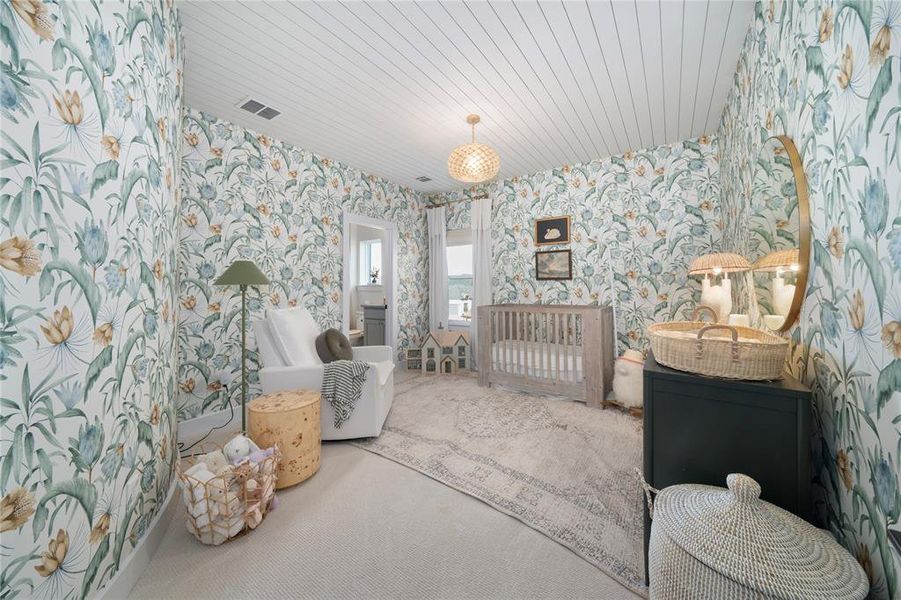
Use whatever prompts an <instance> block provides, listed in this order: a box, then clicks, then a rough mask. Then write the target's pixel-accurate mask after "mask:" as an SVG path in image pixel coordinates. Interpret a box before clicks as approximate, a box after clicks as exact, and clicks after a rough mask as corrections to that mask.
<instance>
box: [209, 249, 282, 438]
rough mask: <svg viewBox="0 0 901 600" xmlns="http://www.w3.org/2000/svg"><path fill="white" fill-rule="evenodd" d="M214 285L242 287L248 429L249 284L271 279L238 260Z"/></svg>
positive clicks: (244, 397)
mask: <svg viewBox="0 0 901 600" xmlns="http://www.w3.org/2000/svg"><path fill="white" fill-rule="evenodd" d="M213 285H237V286H239V287H240V288H241V431H242V432H246V431H247V422H246V421H247V411H246V410H245V405H246V403H247V286H249V285H269V279H268V278H267V277H266V276H265V275H264V274H263V272H262V271H260V270H259V269H258V268H257V266H256V265H255V264H253V263H252V262H250V261H249V260H236V261H235V262H233V263H232V265H231V266H230V267H229V268H228V269H226V270H225V273H223V274H222V275H220V276H219V278H218V279H216V281H214V282H213Z"/></svg>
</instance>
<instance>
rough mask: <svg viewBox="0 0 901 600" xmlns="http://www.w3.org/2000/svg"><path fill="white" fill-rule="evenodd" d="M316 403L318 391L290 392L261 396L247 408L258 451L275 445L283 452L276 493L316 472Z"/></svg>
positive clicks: (319, 443) (318, 434) (318, 440)
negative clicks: (258, 447)
mask: <svg viewBox="0 0 901 600" xmlns="http://www.w3.org/2000/svg"><path fill="white" fill-rule="evenodd" d="M319 400H320V394H319V392H317V391H313V390H292V391H283V392H278V393H275V394H269V395H266V396H260V397H259V398H256V399H255V400H254V401H253V402H251V403H250V404H249V405H248V407H247V408H248V413H249V415H250V418H249V422H248V427H247V434H248V435H249V436H250V439H252V440H253V441H254V442H256V443H257V445H259V446H260V448H268V447H270V446H273V445H275V444H278V447H279V449H280V450H281V452H282V461H281V463H280V464H279V466H278V483H276V486H275V487H276V489H281V488H285V487H288V486H290V485H294V484H297V483H300V482H301V481H303V480H305V479H307V478H309V477H310V476H311V475H313V473H315V472H316V471H318V470H319V454H320V450H321V447H322V439H321V430H320V423H319Z"/></svg>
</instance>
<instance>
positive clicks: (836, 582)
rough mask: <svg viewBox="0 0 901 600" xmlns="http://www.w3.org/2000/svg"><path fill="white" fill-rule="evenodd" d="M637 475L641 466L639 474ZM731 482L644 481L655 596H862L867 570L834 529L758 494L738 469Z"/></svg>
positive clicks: (793, 599) (807, 599)
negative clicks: (658, 486) (655, 484)
mask: <svg viewBox="0 0 901 600" xmlns="http://www.w3.org/2000/svg"><path fill="white" fill-rule="evenodd" d="M639 475H640V473H639ZM726 482H727V485H728V486H729V489H728V490H726V489H723V488H720V487H714V486H708V485H691V484H686V485H674V486H670V487H668V488H666V489H664V490H662V491H660V492H659V494H658V495H657V497H656V499H653V500H652V498H651V495H652V494H654V493H657V490H655V489H654V488H651V487H650V486H648V485H647V484H646V483H643V485H644V487H645V493H646V494H647V501H648V511H649V512H650V514H651V518H652V519H653V522H652V525H651V543H650V548H649V551H648V573H649V579H650V596H651V598H653V599H654V600H721V599H723V598H729V599H741V600H745V599H747V600H751V599H754V600H759V599H763V600H776V599H778V600H813V599H820V598H830V599H831V600H862V599H863V598H865V597H866V595H867V593H868V591H869V582H868V580H867V576H866V574H865V573H864V570H863V569H862V568H861V566H860V565H859V564H858V563H857V561H856V560H854V557H852V556H851V554H849V553H848V551H847V550H845V549H844V548H842V547H841V546H840V545H839V544H838V543H837V542H836V541H835V540H834V539H832V536H831V535H830V534H829V533H828V532H827V531H823V530H821V529H817V528H816V527H814V526H813V525H811V524H809V523H807V522H806V521H804V520H803V519H799V518H798V517H796V516H795V515H793V514H791V513H789V512H787V511H784V510H782V509H781V508H778V507H776V506H774V505H772V504H770V503H769V502H764V501H763V500H761V499H760V497H759V496H760V491H761V490H760V485H759V484H758V483H757V482H756V481H754V480H753V479H751V478H750V477H748V476H747V475H741V474H738V473H733V474H732V475H729V477H728V478H727V479H726Z"/></svg>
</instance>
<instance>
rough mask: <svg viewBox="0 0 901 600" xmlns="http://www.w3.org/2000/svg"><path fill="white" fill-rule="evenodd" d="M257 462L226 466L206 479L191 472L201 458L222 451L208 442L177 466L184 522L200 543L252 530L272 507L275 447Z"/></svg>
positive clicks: (277, 455)
mask: <svg viewBox="0 0 901 600" xmlns="http://www.w3.org/2000/svg"><path fill="white" fill-rule="evenodd" d="M273 449H274V451H273V452H272V454H271V455H270V456H267V457H266V458H264V459H263V460H261V461H260V462H252V461H249V460H245V461H244V462H242V463H239V464H237V465H234V466H232V465H228V466H227V468H226V469H223V470H222V471H220V472H219V473H217V474H216V475H215V476H213V477H210V478H206V477H200V476H195V475H192V474H191V473H190V469H191V467H193V466H195V465H196V464H197V463H198V462H200V457H201V456H203V455H205V454H208V453H209V452H214V451H216V450H219V451H221V450H222V447H221V446H218V445H215V444H210V445H208V446H205V447H203V446H202V447H201V451H200V453H199V454H197V455H195V456H191V457H187V458H185V459H183V460H182V462H181V463H180V464H178V465H177V467H176V470H177V473H178V478H179V480H180V481H181V484H182V499H183V501H184V503H185V510H186V513H187V518H186V523H185V525H186V526H187V528H188V531H190V532H191V534H192V535H193V536H194V537H196V538H197V539H198V540H199V541H200V542H202V543H204V544H207V545H211V546H218V545H219V544H222V543H224V542H227V541H228V540H230V539H232V538H234V537H237V536H239V535H241V534H242V533H244V532H245V531H248V530H250V529H255V528H256V527H257V525H259V524H260V522H262V520H263V518H264V517H265V516H266V514H267V513H268V512H269V509H270V508H271V507H272V500H273V498H274V497H275V483H276V480H277V478H278V464H279V461H280V460H281V452H280V451H279V449H278V446H274V447H273Z"/></svg>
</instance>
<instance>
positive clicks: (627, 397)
mask: <svg viewBox="0 0 901 600" xmlns="http://www.w3.org/2000/svg"><path fill="white" fill-rule="evenodd" d="M604 404H612V405H615V406H620V407H622V408H627V409H628V410H629V413H630V414H631V415H633V416H640V415H641V414H642V407H643V405H644V355H643V354H642V353H641V352H639V351H638V350H626V351H625V352H623V354H622V356H620V357H619V358H617V359H616V362H615V363H614V365H613V393H612V394H610V396H608V397H607V400H605V402H604Z"/></svg>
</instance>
